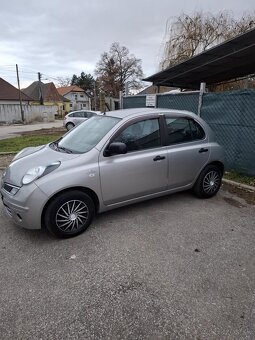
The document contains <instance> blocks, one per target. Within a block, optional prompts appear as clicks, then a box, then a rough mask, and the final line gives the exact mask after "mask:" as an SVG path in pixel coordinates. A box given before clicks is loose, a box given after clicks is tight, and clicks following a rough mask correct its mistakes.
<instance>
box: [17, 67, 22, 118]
mask: <svg viewBox="0 0 255 340" xmlns="http://www.w3.org/2000/svg"><path fill="white" fill-rule="evenodd" d="M16 73H17V81H18V89H19V104H20V113H21V120H22V123H24V111H23V108H22V100H21V92H20V83H19V68H18V64H16Z"/></svg>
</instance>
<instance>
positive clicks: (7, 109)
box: [0, 104, 58, 124]
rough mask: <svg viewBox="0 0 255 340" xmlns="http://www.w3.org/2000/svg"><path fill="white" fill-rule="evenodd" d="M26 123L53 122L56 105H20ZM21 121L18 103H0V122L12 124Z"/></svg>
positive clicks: (56, 109)
mask: <svg viewBox="0 0 255 340" xmlns="http://www.w3.org/2000/svg"><path fill="white" fill-rule="evenodd" d="M22 108H23V111H24V118H25V122H26V123H31V122H33V121H39V122H43V121H44V122H53V121H54V119H55V115H56V114H57V113H58V112H57V111H58V107H57V106H56V105H54V106H45V105H22ZM17 122H21V112H20V106H19V105H18V104H0V123H2V124H13V123H17Z"/></svg>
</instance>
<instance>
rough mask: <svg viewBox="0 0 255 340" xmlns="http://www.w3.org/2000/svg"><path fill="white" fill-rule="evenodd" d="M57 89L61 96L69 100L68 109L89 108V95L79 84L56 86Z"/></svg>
mask: <svg viewBox="0 0 255 340" xmlns="http://www.w3.org/2000/svg"><path fill="white" fill-rule="evenodd" d="M57 91H58V93H59V94H60V95H61V96H63V97H64V98H66V99H68V100H69V101H70V104H69V105H70V111H74V110H85V109H86V110H91V102H90V96H89V95H88V94H87V93H86V92H85V91H84V90H83V89H82V88H80V87H79V86H77V85H71V86H64V87H58V88H57Z"/></svg>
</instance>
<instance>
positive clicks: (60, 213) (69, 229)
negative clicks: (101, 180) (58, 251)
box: [45, 190, 95, 238]
mask: <svg viewBox="0 0 255 340" xmlns="http://www.w3.org/2000/svg"><path fill="white" fill-rule="evenodd" d="M94 215H95V205H94V202H93V200H92V199H91V197H90V196H88V195H87V194H85V193H84V192H81V191H78V190H72V191H69V192H65V193H63V194H61V195H60V196H57V197H55V198H54V199H53V200H52V201H51V202H50V204H49V205H48V207H47V209H46V212H45V226H46V228H47V229H48V230H49V231H50V232H51V233H52V234H53V235H55V236H57V237H60V238H68V237H73V236H76V235H79V234H81V233H82V232H84V231H85V230H86V229H87V228H88V227H89V225H90V224H91V221H92V219H93V217H94Z"/></svg>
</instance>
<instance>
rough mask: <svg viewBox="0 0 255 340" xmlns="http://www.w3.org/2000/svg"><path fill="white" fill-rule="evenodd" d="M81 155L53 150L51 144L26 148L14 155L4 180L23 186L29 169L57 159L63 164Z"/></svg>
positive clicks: (45, 164)
mask: <svg viewBox="0 0 255 340" xmlns="http://www.w3.org/2000/svg"><path fill="white" fill-rule="evenodd" d="M79 156H80V154H70V153H64V152H59V151H56V150H53V149H51V148H50V147H49V145H42V146H39V147H29V148H25V149H23V150H22V151H21V152H20V153H18V154H17V155H16V157H14V160H13V161H12V163H11V164H10V165H9V167H8V168H7V169H6V171H5V174H4V178H3V180H4V182H6V183H9V184H13V185H16V186H19V187H20V186H22V178H23V176H24V175H25V174H26V173H27V171H28V170H29V169H31V168H34V167H36V166H47V165H50V164H52V163H53V162H57V161H60V162H61V163H62V164H63V163H64V162H66V161H69V160H71V159H74V158H77V157H79Z"/></svg>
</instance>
